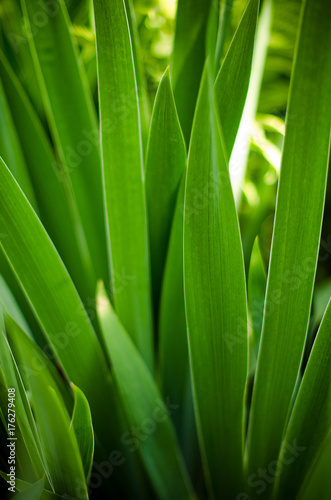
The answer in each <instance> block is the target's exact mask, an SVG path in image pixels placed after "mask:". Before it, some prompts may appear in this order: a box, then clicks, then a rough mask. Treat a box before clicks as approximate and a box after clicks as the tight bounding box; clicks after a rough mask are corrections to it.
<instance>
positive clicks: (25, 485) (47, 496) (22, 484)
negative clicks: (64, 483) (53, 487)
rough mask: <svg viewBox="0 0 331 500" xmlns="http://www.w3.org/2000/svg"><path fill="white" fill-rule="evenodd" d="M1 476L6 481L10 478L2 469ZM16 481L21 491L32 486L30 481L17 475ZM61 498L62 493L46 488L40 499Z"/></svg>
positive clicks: (59, 499)
mask: <svg viewBox="0 0 331 500" xmlns="http://www.w3.org/2000/svg"><path fill="white" fill-rule="evenodd" d="M0 476H1V477H2V478H3V479H4V480H5V481H8V480H9V476H8V474H6V473H5V472H2V471H1V470H0ZM15 483H16V489H17V491H19V492H24V491H25V490H27V489H28V488H30V486H32V485H31V484H30V483H28V482H26V481H23V480H22V479H19V478H18V477H16V480H15ZM23 498H24V497H23ZM61 498H63V497H62V495H61V496H60V495H57V494H56V493H53V492H52V491H49V490H47V489H45V490H44V491H43V494H42V496H41V497H40V500H61Z"/></svg>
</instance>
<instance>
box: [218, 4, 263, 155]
mask: <svg viewBox="0 0 331 500" xmlns="http://www.w3.org/2000/svg"><path fill="white" fill-rule="evenodd" d="M259 3H260V0H249V2H248V3H247V6H246V8H245V11H244V13H243V16H242V18H241V21H240V23H239V26H238V28H237V31H236V33H235V35H234V37H233V40H232V42H231V45H230V47H229V49H228V51H227V53H226V56H225V59H224V61H223V63H222V66H221V69H220V71H219V73H218V76H217V79H216V82H215V96H216V102H217V106H218V112H219V116H220V122H221V126H222V130H223V134H224V142H225V152H226V154H227V155H228V158H227V159H229V157H230V156H231V152H232V149H233V145H234V142H235V138H236V135H237V133H238V128H239V124H240V119H241V116H242V113H243V109H244V105H245V101H246V96H247V91H248V85H249V80H250V75H251V68H252V59H253V49H254V41H255V33H256V25H257V15H258V11H259Z"/></svg>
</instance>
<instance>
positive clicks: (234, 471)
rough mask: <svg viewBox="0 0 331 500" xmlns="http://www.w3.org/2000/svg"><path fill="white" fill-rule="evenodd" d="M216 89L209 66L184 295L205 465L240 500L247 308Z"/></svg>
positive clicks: (196, 135)
mask: <svg viewBox="0 0 331 500" xmlns="http://www.w3.org/2000/svg"><path fill="white" fill-rule="evenodd" d="M212 88H213V81H212V76H211V75H210V73H209V67H208V63H207V66H206V68H205V70H204V75H203V79H202V84H201V89H200V93H199V98H198V104H197V109H196V114H195V118H194V123H193V129H192V138H191V146H190V150H189V159H188V170H187V180H186V191H185V206H184V210H185V212H184V289H185V304H186V317H187V327H188V338H189V349H190V360H191V370H192V379H193V388H194V395H195V404H196V412H197V422H198V430H199V433H200V441H201V449H202V453H203V458H204V459H205V462H206V469H207V470H208V471H209V475H210V481H211V485H212V489H213V492H214V495H215V497H220V496H222V495H224V496H225V497H227V498H234V497H235V495H236V493H237V492H238V491H240V488H241V485H242V481H243V439H244V437H243V413H244V392H245V383H246V375H247V343H248V338H247V304H246V290H245V275H244V264H243V254H242V248H241V242H240V234H239V225H238V219H237V214H236V209H235V205H234V200H233V195H232V190H231V184H230V178H229V172H228V166H227V162H226V158H225V154H224V149H223V141H222V137H221V131H220V126H219V123H218V120H217V113H216V109H215V105H214V100H213V90H212ZM225 394H226V395H227V396H226V398H225ZM224 450H226V453H224Z"/></svg>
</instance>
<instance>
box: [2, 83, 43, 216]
mask: <svg viewBox="0 0 331 500" xmlns="http://www.w3.org/2000/svg"><path fill="white" fill-rule="evenodd" d="M0 156H1V158H3V160H4V161H5V162H7V163H8V165H10V168H11V171H12V173H13V175H14V176H15V179H16V180H17V182H18V183H19V184H20V186H21V188H22V190H23V191H24V193H25V195H26V196H27V197H28V198H29V200H30V202H31V203H32V204H33V206H34V208H35V209H36V208H37V204H36V198H35V194H34V192H33V188H32V185H31V181H30V178H29V171H28V169H27V166H26V163H25V159H24V156H23V152H22V149H21V146H20V143H19V139H18V137H17V132H16V129H15V126H14V123H13V118H12V115H11V110H10V108H9V106H8V102H7V98H6V95H5V92H4V89H3V85H2V83H1V80H0Z"/></svg>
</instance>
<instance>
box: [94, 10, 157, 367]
mask: <svg viewBox="0 0 331 500" xmlns="http://www.w3.org/2000/svg"><path fill="white" fill-rule="evenodd" d="M94 14H95V24H96V43H97V62H98V81H99V104H100V119H101V142H102V163H103V176H104V187H105V199H106V210H107V218H108V236H109V249H110V260H111V270H112V294H113V300H114V304H115V308H116V311H117V314H118V316H119V318H120V320H121V321H122V323H123V325H124V326H125V328H126V330H127V331H128V332H129V334H130V335H131V337H132V339H133V341H134V343H135V344H136V346H137V347H138V349H139V351H140V352H141V353H142V354H143V357H144V359H145V360H146V362H147V364H148V365H149V366H150V367H151V368H152V367H153V328H152V310H151V293H150V277H149V251H148V240H147V215H146V206H145V193H144V183H143V171H144V168H143V157H142V144H141V126H140V116H139V106H138V94H137V82H136V76H135V68H134V58H133V53H132V47H131V39H130V32H129V26H128V20H127V13H126V9H125V5H124V2H123V0H112V2H103V1H101V0H94Z"/></svg>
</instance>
